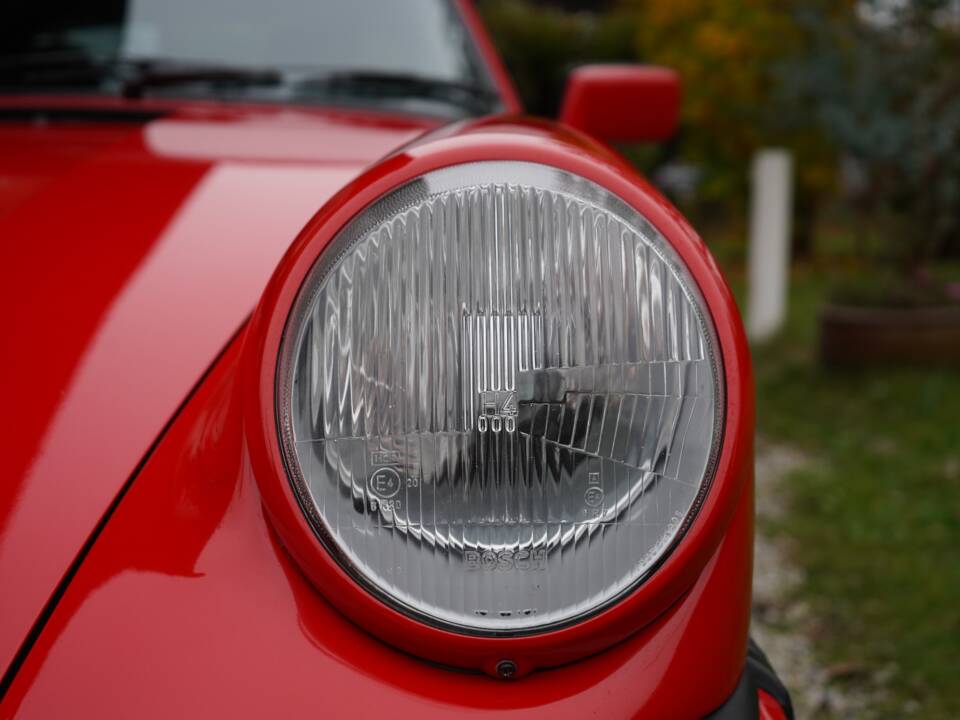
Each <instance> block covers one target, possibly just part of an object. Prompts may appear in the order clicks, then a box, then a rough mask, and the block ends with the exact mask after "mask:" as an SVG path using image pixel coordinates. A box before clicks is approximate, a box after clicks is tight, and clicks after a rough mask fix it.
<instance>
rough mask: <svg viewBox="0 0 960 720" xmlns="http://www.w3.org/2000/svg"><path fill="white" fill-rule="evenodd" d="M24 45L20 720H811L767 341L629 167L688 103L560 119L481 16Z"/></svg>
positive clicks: (665, 101)
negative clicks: (509, 69)
mask: <svg viewBox="0 0 960 720" xmlns="http://www.w3.org/2000/svg"><path fill="white" fill-rule="evenodd" d="M0 37H2V50H0V85H2V87H0V92H2V98H0V239H2V242H0V252H2V260H0V271H2V273H3V275H2V283H0V293H2V306H3V308H4V310H5V312H4V317H5V321H4V323H3V329H2V333H0V337H2V343H3V345H2V353H0V358H2V362H3V366H2V378H3V393H2V396H0V397H2V399H3V403H4V409H3V421H4V424H5V428H4V431H3V437H4V444H3V447H4V452H3V453H2V459H0V477H2V483H0V670H2V673H3V675H2V681H0V717H13V716H21V717H44V718H47V717H63V716H81V717H97V718H103V717H139V718H142V717H163V718H168V717H180V716H207V717H209V716H214V717H220V716H223V717H240V716H244V717H246V716H258V717H264V716H267V717H290V716H305V717H371V718H373V717H376V718H381V717H384V716H388V717H415V718H418V719H419V720H425V719H426V718H434V717H451V716H457V717H465V716H476V715H479V714H485V713H487V712H490V711H496V712H498V713H499V715H498V717H505V716H507V715H511V716H518V717H524V718H535V717H542V718H550V719H551V720H555V719H556V718H567V717H570V718H581V717H594V716H595V717H603V718H614V717H643V718H698V717H705V716H709V717H716V718H732V717H736V718H750V717H763V718H782V717H789V716H790V715H791V714H792V712H791V710H790V705H789V698H788V697H787V694H786V692H785V691H784V690H783V687H782V685H781V684H780V683H779V681H778V680H777V679H776V676H775V675H774V674H773V671H772V670H771V669H770V667H769V664H768V663H767V662H766V660H765V658H764V657H763V655H762V653H760V652H759V650H757V649H756V648H754V647H752V646H749V643H748V627H749V620H750V583H751V564H752V563H751V560H752V548H753V448H752V440H753V431H754V419H753V398H752V384H751V375H750V361H749V354H748V348H747V344H746V342H745V340H744V335H743V330H742V328H741V323H740V319H739V317H738V315H737V311H736V309H735V306H734V303H733V300H732V298H731V295H730V292H729V290H728V289H727V286H726V285H725V283H724V281H723V279H722V278H721V276H720V273H719V272H718V271H717V268H716V265H715V264H714V262H713V259H712V258H711V256H710V254H709V252H708V251H707V249H706V248H705V246H704V245H703V243H702V242H701V240H700V239H699V238H698V236H697V235H696V233H695V232H694V231H693V230H692V229H691V228H690V227H689V226H688V225H687V223H686V222H685V221H684V219H683V218H682V217H681V216H680V215H679V214H678V213H677V211H676V210H674V209H673V208H672V207H671V206H670V204H669V203H668V202H667V201H666V200H664V199H663V198H662V197H661V196H660V195H659V194H658V193H657V191H656V190H654V189H653V188H652V187H651V186H650V185H649V184H648V183H647V182H646V181H645V180H644V179H642V178H641V177H639V176H638V175H637V174H636V173H635V171H634V170H633V169H631V167H630V166H629V165H628V164H627V163H626V162H625V161H624V160H623V159H622V158H621V157H619V156H618V155H617V154H616V153H615V152H613V151H612V150H611V149H610V148H609V147H608V146H607V145H606V144H604V143H605V142H615V141H656V140H661V139H664V138H665V137H667V136H668V135H669V134H670V133H671V132H672V131H673V129H674V126H675V124H676V120H677V111H678V106H679V96H680V91H679V82H678V80H677V78H676V77H675V75H674V74H673V73H671V72H669V71H667V70H663V69H656V68H644V67H596V66H595V67H586V68H580V69H578V70H576V71H574V72H573V73H572V74H571V77H570V81H569V86H568V89H567V94H566V97H565V101H564V107H563V111H562V114H561V115H562V116H561V118H560V121H559V122H552V121H547V120H538V119H531V118H527V117H524V116H523V115H522V108H521V106H520V103H519V101H518V99H517V95H516V93H515V91H514V89H513V87H512V86H511V83H510V80H509V79H508V77H507V75H506V73H505V72H504V69H503V67H502V65H501V62H500V60H499V59H498V57H497V55H496V53H495V52H494V50H493V48H492V45H491V43H490V40H489V38H488V37H487V36H486V35H485V33H484V30H483V28H482V27H481V25H480V23H479V21H478V19H477V16H476V14H475V10H474V8H473V7H472V6H471V5H470V4H469V3H468V2H466V1H465V0H463V1H458V2H453V1H448V0H417V1H416V2H415V1H413V0H406V1H405V2H403V3H400V2H380V3H372V2H352V3H321V2H316V1H310V2H306V1H304V0H300V1H299V2H289V3H282V4H271V3H253V2H236V0H230V1H228V0H192V1H191V2H185V1H184V0H176V1H171V0H126V1H124V0H116V1H115V2H110V3H73V4H71V5H64V6H63V7H60V8H57V9H56V10H54V9H51V8H49V7H46V6H45V4H44V3H42V2H41V3H36V4H35V5H25V6H23V7H19V8H18V9H17V11H16V12H13V11H8V13H7V17H5V19H4V23H3V28H2V30H0ZM748 646H749V647H748Z"/></svg>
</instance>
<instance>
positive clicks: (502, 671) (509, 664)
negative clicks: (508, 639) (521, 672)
mask: <svg viewBox="0 0 960 720" xmlns="http://www.w3.org/2000/svg"><path fill="white" fill-rule="evenodd" d="M516 674H517V664H516V663H515V662H513V661H512V660H501V661H500V662H498V663H497V675H499V676H500V677H501V678H503V679H504V680H509V679H510V678H512V677H514V676H516Z"/></svg>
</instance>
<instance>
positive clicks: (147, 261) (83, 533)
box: [0, 102, 433, 674]
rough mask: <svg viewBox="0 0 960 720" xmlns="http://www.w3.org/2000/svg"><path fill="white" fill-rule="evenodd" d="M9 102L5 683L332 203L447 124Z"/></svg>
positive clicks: (1, 242) (0, 611)
mask: <svg viewBox="0 0 960 720" xmlns="http://www.w3.org/2000/svg"><path fill="white" fill-rule="evenodd" d="M21 108H22V103H21V104H20V105H19V107H18V105H17V104H16V103H14V104H11V103H10V102H6V103H3V104H2V105H0V303H2V305H0V306H2V307H3V308H4V311H5V312H4V321H3V328H2V332H0V359H2V368H0V370H2V373H0V378H2V379H0V384H2V387H3V391H2V394H0V397H2V399H3V403H4V407H3V411H2V415H0V417H2V423H3V426H4V427H3V437H4V443H3V447H4V452H3V453H2V455H0V478H2V481H0V588H2V591H0V674H2V671H3V670H4V669H6V668H7V667H8V666H9V665H10V663H11V662H12V661H13V660H14V658H15V656H16V653H17V651H18V648H19V647H20V646H21V644H22V643H23V641H24V640H25V638H27V637H28V634H29V632H30V629H31V627H32V626H33V624H34V622H35V621H36V620H37V618H38V617H39V616H40V614H41V612H42V611H43V608H44V605H45V603H47V602H48V600H49V599H50V597H51V593H52V592H53V591H54V590H55V588H56V587H57V585H58V583H59V582H60V581H61V579H63V578H64V576H65V574H66V573H67V572H68V571H69V569H70V567H71V563H73V562H74V560H75V558H77V556H78V553H79V552H80V550H81V549H82V547H83V545H84V543H85V542H86V541H87V539H88V538H90V537H91V533H93V531H94V530H95V528H96V526H97V524H98V522H99V521H100V520H101V518H103V517H104V515H105V512H106V511H107V509H108V508H109V506H110V504H111V502H112V501H113V500H114V499H115V498H117V497H118V493H119V492H120V490H121V489H122V488H123V486H124V484H125V482H126V481H127V480H128V478H130V477H131V476H132V475H133V474H134V473H135V472H136V469H137V466H138V464H139V463H140V462H141V461H142V460H143V459H144V457H145V456H146V455H147V454H148V453H149V451H150V448H151V446H152V444H153V443H154V441H155V440H156V439H157V437H158V436H159V435H160V434H161V432H162V431H163V428H164V427H165V425H166V424H167V423H168V422H169V421H170V419H171V418H172V417H173V416H174V415H175V414H176V412H177V408H178V407H179V406H180V405H181V403H183V402H184V400H185V398H186V397H187V396H188V395H189V393H190V391H191V389H192V388H193V387H194V386H196V384H197V383H198V381H199V380H200V379H201V378H202V377H203V374H204V372H205V371H206V369H207V368H209V367H210V365H211V363H212V362H213V360H214V359H215V358H216V357H217V354H218V353H219V352H220V351H221V349H222V348H224V346H225V345H226V343H227V342H228V340H229V339H230V338H231V336H233V335H234V334H235V333H236V332H237V331H238V329H239V328H240V327H241V326H242V325H243V323H244V322H245V320H246V317H247V315H248V314H249V313H250V311H251V310H252V309H253V307H254V305H255V304H256V302H257V299H258V298H259V296H260V293H261V291H262V289H263V287H264V285H265V284H266V281H267V279H268V278H269V276H270V274H271V272H272V271H273V268H274V267H275V266H276V264H277V262H278V260H279V259H280V257H281V255H282V254H283V253H284V251H285V250H286V249H287V247H288V245H289V244H290V242H291V241H292V240H293V239H294V237H295V236H296V234H297V232H298V231H299V230H300V228H301V227H302V226H303V225H304V224H305V222H306V221H307V220H308V219H309V218H310V216H311V215H313V213H314V212H315V211H316V210H317V209H318V208H319V207H320V206H321V204H322V203H323V202H324V201H325V200H326V199H327V198H328V197H330V196H331V195H332V194H333V193H334V192H336V191H337V190H338V189H339V188H341V187H342V186H343V185H344V183H345V182H347V181H348V180H350V179H351V178H353V177H354V176H355V175H357V174H358V173H359V172H360V170H361V169H362V168H363V167H365V166H367V165H368V164H370V163H371V162H372V161H374V160H376V159H377V158H379V157H381V156H383V155H384V154H385V153H387V152H389V151H390V150H392V149H394V148H395V147H397V146H399V145H401V144H403V143H405V142H408V141H409V140H411V139H413V138H414V137H416V136H418V135H419V134H421V133H422V132H424V130H426V129H428V128H430V127H432V126H433V124H432V123H428V122H427V121H419V120H411V119H401V118H395V117H387V116H383V115H376V116H374V115H368V114H359V113H346V112H334V111H316V112H313V111H311V112H307V111H296V110H291V109H282V108H263V107H260V108H254V109H250V108H228V109H224V108H222V107H210V106H206V107H203V106H193V107H188V108H184V107H180V108H178V109H174V110H173V111H171V112H168V113H166V114H164V115H162V116H155V117H152V118H151V117H149V116H143V117H136V118H134V117H130V118H126V119H124V120H118V118H116V117H114V118H109V117H104V116H103V114H101V115H99V116H97V115H89V116H87V117H86V118H85V119H84V118H81V119H80V120H79V121H78V119H77V118H76V117H72V118H71V117H64V116H63V115H62V110H61V111H60V112H58V113H52V114H51V113H47V117H46V120H45V121H44V122H36V121H32V120H30V119H28V118H26V117H25V115H24V112H23V110H22V109H21Z"/></svg>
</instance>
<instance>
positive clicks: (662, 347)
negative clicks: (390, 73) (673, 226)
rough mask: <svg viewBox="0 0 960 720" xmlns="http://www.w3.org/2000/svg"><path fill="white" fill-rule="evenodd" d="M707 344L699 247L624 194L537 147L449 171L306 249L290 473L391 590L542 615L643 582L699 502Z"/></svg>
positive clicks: (325, 527)
mask: <svg viewBox="0 0 960 720" xmlns="http://www.w3.org/2000/svg"><path fill="white" fill-rule="evenodd" d="M505 179H509V182H507V181H506V180H505ZM716 347H717V342H716V339H715V332H714V329H713V325H712V323H711V320H710V318H709V315H708V313H707V312H706V310H705V307H704V304H703V301H702V299H701V297H700V295H699V292H698V291H697V288H696V286H695V284H694V282H693V281H692V279H691V277H690V276H689V274H688V272H687V270H686V268H685V267H684V266H683V265H682V263H681V262H680V260H679V258H678V257H677V256H676V255H675V253H674V252H673V251H672V250H671V248H670V247H669V246H668V245H667V243H666V241H665V240H664V239H663V238H662V236H661V235H660V234H659V233H658V232H657V231H656V230H655V229H654V228H653V227H652V226H651V225H650V224H649V223H648V222H647V221H646V220H645V219H644V218H643V217H641V216H640V215H639V214H638V213H637V212H636V211H635V210H633V209H632V208H630V207H628V206H627V205H626V204H625V203H623V202H622V201H621V200H620V199H618V198H617V197H615V196H613V195H612V194H611V193H609V192H607V191H606V190H604V189H602V188H601V187H599V186H597V185H595V184H593V183H591V182H589V181H587V180H585V179H583V178H580V177H577V176H575V175H572V174H570V173H567V172H564V171H561V170H557V169H554V168H549V167H546V166H540V165H535V164H531V163H519V162H484V163H474V164H470V165H462V166H457V167H453V168H447V169H443V170H437V171H434V172H431V173H429V174H427V175H425V176H423V177H421V178H419V179H417V180H416V181H414V182H412V183H410V184H408V185H405V186H404V187H402V188H400V189H399V190H397V191H395V192H393V193H391V194H390V195H388V196H386V197H384V198H382V199H381V200H379V201H378V202H376V203H375V204H373V205H372V206H370V207H368V208H367V209H366V210H364V211H363V212H362V213H361V214H360V215H359V216H358V217H356V218H355V219H354V220H353V221H351V223H350V224H348V225H347V226H346V227H345V228H344V229H343V230H342V231H341V232H340V233H339V234H338V236H337V237H336V238H335V239H334V241H333V244H332V245H331V246H330V247H329V248H328V249H327V250H326V251H325V252H324V253H323V255H322V256H321V257H320V258H319V260H318V261H317V263H316V264H315V265H314V267H313V268H312V269H311V271H310V273H309V275H308V277H307V279H306V281H305V283H304V285H303V287H302V289H301V291H300V293H299V296H298V298H297V300H296V303H295V305H294V308H293V310H292V312H291V316H290V319H289V320H288V323H287V327H286V330H285V335H284V339H283V343H282V348H281V357H280V366H279V371H278V382H277V410H278V417H279V418H280V428H279V431H280V435H281V445H282V450H283V454H284V459H285V462H286V466H287V470H288V473H289V475H290V479H291V483H292V486H293V488H294V490H295V492H296V494H297V496H298V499H299V501H300V505H301V507H302V508H303V510H304V512H305V514H306V516H307V518H308V519H309V521H310V523H311V525H312V527H313V529H314V530H315V531H316V533H317V534H318V536H319V538H320V539H321V541H322V542H323V544H324V545H325V547H326V548H327V549H328V550H329V551H330V552H331V553H332V554H333V555H334V557H336V558H337V560H338V561H339V562H340V563H341V565H342V566H343V567H344V568H345V569H347V570H348V571H349V572H350V573H351V574H352V575H353V576H354V578H355V579H357V580H358V581H359V582H361V583H363V585H364V586H366V587H367V588H368V589H369V590H371V591H372V592H374V593H375V594H377V595H378V596H379V597H381V598H382V599H383V600H385V601H387V602H388V603H390V604H392V605H393V606H394V607H397V608H399V609H401V610H402V611H404V612H406V613H408V614H411V615H414V616H416V617H418V618H419V619H421V620H424V621H427V622H430V623H432V624H436V625H440V626H443V627H448V628H451V629H455V630H458V631H460V632H468V633H475V634H490V635H510V634H524V633H531V632H537V631H543V630H546V629H548V628H551V627H556V626H559V625H562V624H566V623H569V622H572V621H575V620H578V619H581V618H583V617H585V616H587V615H589V614H592V613H595V612H597V611H598V610H600V609H602V608H604V607H606V606H608V605H609V604H611V603H613V602H615V601H616V600H617V599H618V598H620V597H622V596H623V595H624V594H625V593H627V592H629V591H630V590H632V589H633V588H635V587H636V586H637V585H638V584H640V583H641V582H642V581H643V580H644V579H645V578H646V577H647V576H648V575H649V574H650V573H651V572H652V571H653V570H654V569H655V568H656V567H657V565H658V564H659V563H660V562H661V561H662V560H663V558H664V557H665V556H666V555H667V553H669V551H670V550H671V548H672V547H673V546H674V545H675V543H676V542H677V541H678V540H679V538H680V537H681V535H682V534H683V532H684V531H685V529H686V527H687V525H688V524H689V522H690V521H691V519H692V518H693V516H694V514H695V513H696V511H697V509H698V508H699V506H700V504H701V503H702V501H703V498H704V496H705V494H706V492H707V490H708V487H709V484H710V480H711V477H712V473H713V465H714V463H715V458H716V455H717V452H718V448H719V444H720V435H721V431H722V424H723V418H722V410H723V398H722V393H723V386H722V383H721V380H720V377H721V371H720V366H719V359H718V357H717V352H716Z"/></svg>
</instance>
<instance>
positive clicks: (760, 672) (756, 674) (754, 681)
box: [705, 639, 794, 720]
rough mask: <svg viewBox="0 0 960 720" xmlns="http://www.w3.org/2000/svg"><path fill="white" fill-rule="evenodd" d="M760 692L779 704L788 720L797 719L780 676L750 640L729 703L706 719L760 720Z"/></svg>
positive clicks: (757, 646)
mask: <svg viewBox="0 0 960 720" xmlns="http://www.w3.org/2000/svg"><path fill="white" fill-rule="evenodd" d="M758 690H763V691H764V692H765V693H767V694H768V695H770V696H771V697H772V698H773V699H774V700H776V701H777V703H778V704H779V705H780V707H781V708H783V714H784V715H786V716H787V720H794V715H793V703H792V702H791V701H790V693H789V692H787V688H786V687H784V684H783V682H782V681H781V680H780V678H779V677H777V673H776V671H775V670H774V669H773V666H772V665H771V664H770V660H769V659H767V656H766V655H765V654H764V652H763V650H761V649H760V646H759V645H757V644H756V643H755V642H754V641H753V640H752V639H751V640H750V644H749V646H748V647H747V661H746V663H745V664H744V666H743V674H742V675H741V676H740V682H739V683H738V684H737V687H736V689H735V690H734V691H733V694H732V695H731V696H730V697H729V698H728V699H727V701H726V702H725V703H724V704H723V705H722V706H721V707H720V708H718V709H717V710H714V711H713V712H712V713H710V714H709V715H707V717H706V718H705V720H757V719H758V718H759V717H760V706H759V703H758V700H757V691H758Z"/></svg>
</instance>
